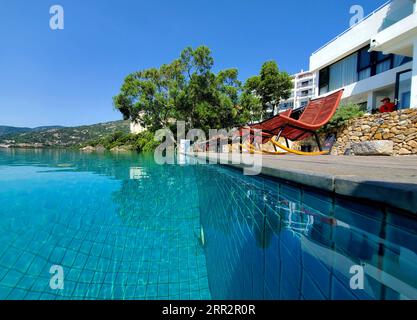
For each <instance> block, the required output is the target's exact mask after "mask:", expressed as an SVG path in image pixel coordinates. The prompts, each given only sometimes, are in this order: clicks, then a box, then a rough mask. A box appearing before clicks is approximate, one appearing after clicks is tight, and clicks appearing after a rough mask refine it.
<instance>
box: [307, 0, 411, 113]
mask: <svg viewBox="0 0 417 320" xmlns="http://www.w3.org/2000/svg"><path fill="white" fill-rule="evenodd" d="M415 2H416V1H415V0H392V1H390V2H388V3H387V4H385V5H384V6H382V7H380V8H379V9H377V10H376V11H374V12H373V13H372V14H370V15H369V16H368V17H366V18H365V19H364V20H362V21H361V22H359V23H358V24H356V25H355V26H353V27H352V28H350V29H348V30H347V31H345V32H344V33H342V34H341V35H339V36H338V37H337V38H335V39H333V40H332V41H330V42H329V43H327V44H326V45H324V46H323V47H322V48H320V49H319V50H317V51H316V52H314V53H313V54H312V55H311V57H310V70H311V71H312V72H314V73H315V74H316V77H317V81H316V87H315V91H316V93H317V96H321V95H324V94H326V93H328V92H331V91H334V90H338V89H341V88H344V89H345V92H344V95H343V99H344V101H345V102H354V103H358V104H364V105H366V106H367V109H368V111H372V110H375V109H377V108H378V107H379V105H380V104H381V103H380V100H381V99H382V98H385V97H389V98H390V99H391V100H392V101H393V102H394V101H395V102H396V104H397V106H398V108H400V109H401V108H409V107H412V108H416V107H417V76H416V72H417V70H416V69H417V68H416V61H417V46H416V45H417V12H416V6H415Z"/></svg>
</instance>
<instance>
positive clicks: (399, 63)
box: [393, 55, 413, 68]
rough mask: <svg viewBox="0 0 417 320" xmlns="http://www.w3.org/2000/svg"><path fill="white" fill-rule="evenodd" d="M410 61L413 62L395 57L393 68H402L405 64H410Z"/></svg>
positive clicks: (407, 58) (408, 58)
mask: <svg viewBox="0 0 417 320" xmlns="http://www.w3.org/2000/svg"><path fill="white" fill-rule="evenodd" d="M410 61H413V58H411V57H404V56H398V55H394V61H393V68H397V67H399V66H402V65H403V64H406V63H407V62H410Z"/></svg>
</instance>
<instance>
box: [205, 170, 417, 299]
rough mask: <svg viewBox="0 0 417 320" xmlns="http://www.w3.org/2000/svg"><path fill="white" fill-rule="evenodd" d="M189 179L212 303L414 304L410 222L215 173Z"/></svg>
mask: <svg viewBox="0 0 417 320" xmlns="http://www.w3.org/2000/svg"><path fill="white" fill-rule="evenodd" d="M197 176H198V177H199V179H198V181H199V197H200V213H201V223H202V226H203V228H204V233H205V238H206V245H205V252H206V259H207V270H208V276H209V283H210V289H211V294H212V297H213V298H214V299H406V298H412V299H416V298H417V279H416V277H415V275H414V273H415V271H416V270H417V255H416V253H417V234H416V230H417V223H416V221H415V220H411V219H407V218H405V217H402V216H399V215H397V214H389V213H388V212H387V210H385V209H383V208H378V207H372V206H364V205H360V204H357V203H352V202H351V201H348V200H341V199H336V200H335V199H331V198H328V197H327V196H326V195H324V194H320V193H317V192H313V191H309V190H303V189H300V188H298V187H293V186H290V185H286V184H282V183H281V184H280V183H275V182H271V181H269V180H265V179H262V178H257V179H253V178H247V177H245V176H242V175H241V174H240V172H234V171H231V170H229V169H225V168H219V167H209V166H205V167H199V168H198V170H197ZM354 265H360V266H363V267H364V271H365V288H364V290H352V289H351V288H350V285H349V283H350V279H351V277H352V274H351V273H350V269H351V267H352V266H354Z"/></svg>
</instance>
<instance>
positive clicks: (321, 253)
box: [0, 149, 417, 300]
mask: <svg viewBox="0 0 417 320" xmlns="http://www.w3.org/2000/svg"><path fill="white" fill-rule="evenodd" d="M52 266H59V267H60V268H61V269H62V271H63V276H62V283H63V288H61V289H57V288H55V287H53V286H52V285H51V279H52V278H53V277H54V275H55V274H54V273H53V272H52V270H51V267H52ZM354 266H356V268H358V267H359V268H361V269H360V270H362V272H363V274H364V278H363V281H362V282H363V289H362V288H356V287H352V286H351V284H352V277H354V276H355V274H353V273H351V271H352V267H354ZM355 270H358V269H355ZM416 272H417V219H411V218H407V215H405V214H404V213H402V212H401V213H398V212H395V211H393V210H391V209H388V208H384V207H380V206H377V205H371V204H367V205H364V204H360V203H357V202H355V201H351V200H349V199H346V198H343V199H342V198H332V197H330V196H329V195H327V194H325V193H321V192H319V191H317V190H311V189H307V188H301V187H299V186H295V185H291V184H289V183H285V182H282V181H272V180H269V179H266V178H263V177H246V176H243V175H242V174H241V173H240V172H238V171H234V170H231V169H228V168H225V167H221V166H218V165H201V164H200V165H166V166H159V165H157V164H155V162H154V161H153V156H152V155H150V156H149V155H110V154H101V155H100V154H83V153H78V152H69V151H53V150H43V151H41V150H1V149H0V299H36V300H37V299H48V300H49V299H181V300H182V299H184V300H188V299H238V300H240V299H417V277H416V276H415V274H416ZM359 275H360V274H359Z"/></svg>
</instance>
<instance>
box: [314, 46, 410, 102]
mask: <svg viewBox="0 0 417 320" xmlns="http://www.w3.org/2000/svg"><path fill="white" fill-rule="evenodd" d="M369 48H370V47H369V46H366V47H365V48H362V49H360V50H359V51H357V52H356V53H354V54H352V55H350V56H348V57H347V58H344V59H342V60H340V61H339V62H336V63H334V64H332V65H331V66H329V67H326V68H324V69H322V70H320V72H319V94H320V95H323V94H325V93H327V92H329V91H333V90H337V89H340V88H343V87H345V86H347V85H350V84H352V83H355V82H357V81H361V80H364V79H367V78H370V77H373V76H375V75H377V74H380V73H383V72H385V71H388V70H391V69H393V68H396V67H399V66H401V65H403V64H405V63H407V62H410V61H412V58H409V57H403V56H398V55H393V54H388V55H385V54H383V53H382V52H369Z"/></svg>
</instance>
